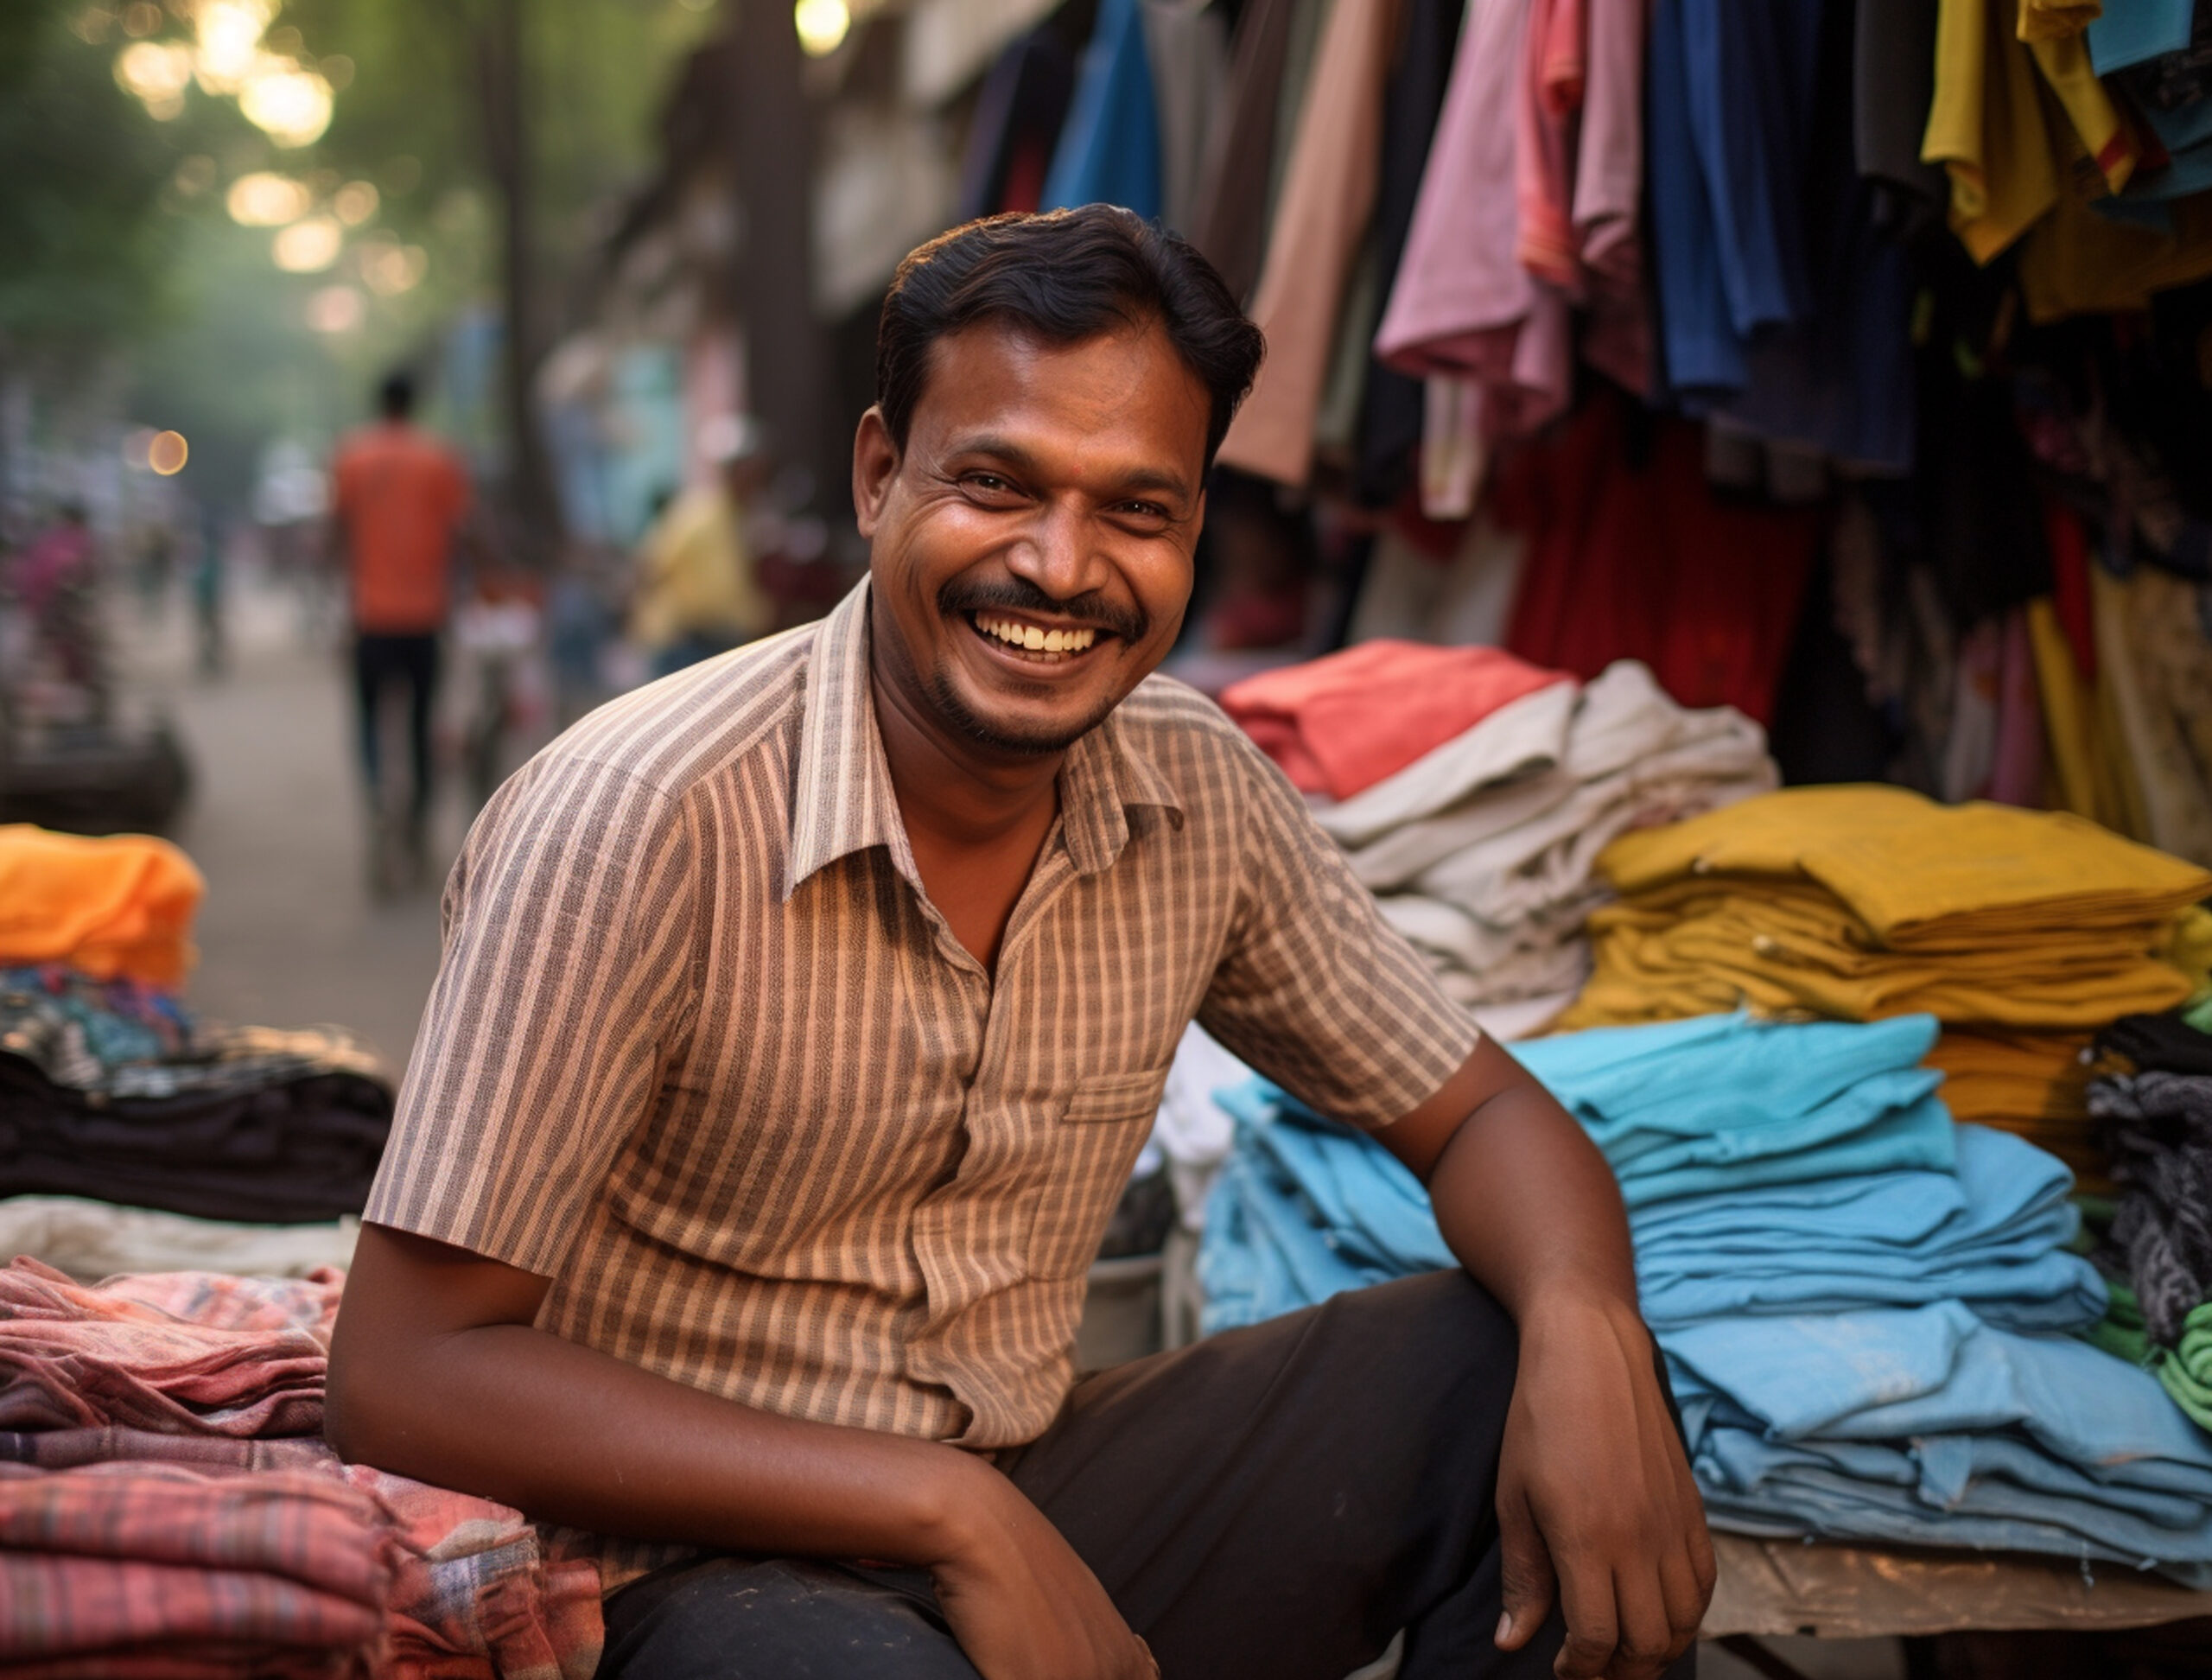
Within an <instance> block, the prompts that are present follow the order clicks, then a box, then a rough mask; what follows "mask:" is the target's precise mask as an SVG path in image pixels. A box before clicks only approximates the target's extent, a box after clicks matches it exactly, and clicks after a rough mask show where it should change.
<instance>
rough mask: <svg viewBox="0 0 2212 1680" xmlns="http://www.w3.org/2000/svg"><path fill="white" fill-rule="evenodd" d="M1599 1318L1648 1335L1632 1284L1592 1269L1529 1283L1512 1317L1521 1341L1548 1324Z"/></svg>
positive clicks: (1589, 1320) (1580, 1322)
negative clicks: (1518, 1329) (1597, 1272)
mask: <svg viewBox="0 0 2212 1680" xmlns="http://www.w3.org/2000/svg"><path fill="white" fill-rule="evenodd" d="M1600 1317H1601V1318H1603V1319H1605V1320H1607V1321H1608V1322H1610V1323H1611V1324H1613V1325H1614V1326H1616V1327H1624V1326H1625V1327H1633V1328H1634V1329H1635V1330H1636V1332H1637V1333H1638V1334H1639V1335H1640V1336H1642V1337H1644V1338H1646V1339H1648V1338H1649V1334H1650V1333H1649V1331H1648V1330H1647V1329H1645V1327H1644V1324H1643V1313H1642V1311H1641V1309H1640V1308H1639V1307H1638V1305H1637V1296H1636V1287H1635V1285H1634V1283H1633V1282H1630V1283H1626V1284H1624V1283H1622V1282H1620V1281H1618V1280H1617V1279H1614V1278H1611V1277H1607V1276H1602V1275H1600V1274H1596V1273H1592V1272H1588V1271H1580V1272H1573V1273H1567V1274H1563V1275H1561V1276H1557V1277H1551V1278H1546V1279H1543V1280H1541V1282H1535V1283H1532V1284H1531V1285H1529V1288H1527V1289H1523V1290H1522V1291H1521V1293H1520V1296H1519V1299H1518V1300H1517V1301H1516V1302H1515V1304H1514V1319H1515V1321H1516V1323H1518V1324H1519V1326H1520V1327H1521V1333H1522V1339H1523V1340H1527V1339H1528V1338H1529V1336H1530V1334H1531V1333H1535V1332H1537V1331H1539V1330H1541V1328H1542V1327H1546V1326H1548V1325H1551V1324H1554V1323H1558V1324H1582V1325H1586V1324H1588V1323H1589V1322H1591V1321H1592V1319H1593V1318H1600Z"/></svg>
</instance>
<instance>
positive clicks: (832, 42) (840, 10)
mask: <svg viewBox="0 0 2212 1680" xmlns="http://www.w3.org/2000/svg"><path fill="white" fill-rule="evenodd" d="M791 22H792V23H793V24H795V25H796V26H797V27H798V44H799V45H800V46H801V47H804V48H805V49H806V50H807V52H808V53H809V54H812V55H813V56H814V57H816V58H822V57H823V56H825V55H826V54H830V53H834V52H836V50H837V48H838V46H839V45H840V44H841V43H842V41H844V39H845V32H846V31H847V30H849V29H851V28H852V27H853V14H852V11H851V9H850V8H849V6H848V5H847V4H846V3H845V0H798V5H797V6H795V7H793V8H792V10H791Z"/></svg>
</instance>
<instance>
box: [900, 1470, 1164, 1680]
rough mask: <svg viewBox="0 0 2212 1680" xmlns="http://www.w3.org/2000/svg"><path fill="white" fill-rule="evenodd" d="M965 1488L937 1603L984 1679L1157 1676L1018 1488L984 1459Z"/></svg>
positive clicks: (937, 1568) (1136, 1679)
mask: <svg viewBox="0 0 2212 1680" xmlns="http://www.w3.org/2000/svg"><path fill="white" fill-rule="evenodd" d="M975 1463H976V1471H977V1474H976V1476H975V1477H974V1478H973V1479H972V1480H971V1483H970V1486H969V1487H967V1488H963V1490H962V1492H963V1498H962V1499H961V1500H960V1507H961V1516H960V1517H959V1518H957V1519H956V1520H955V1522H954V1523H953V1524H952V1530H953V1534H954V1540H953V1543H952V1546H951V1549H950V1551H949V1552H948V1554H947V1556H945V1557H944V1558H943V1559H941V1560H938V1561H936V1562H932V1563H931V1575H933V1576H934V1577H935V1578H936V1581H937V1595H938V1603H940V1604H942V1605H943V1606H944V1613H945V1619H946V1620H948V1621H950V1623H951V1624H952V1632H953V1635H954V1637H955V1638H957V1639H958V1640H959V1641H960V1648H961V1649H962V1650H963V1651H966V1652H967V1653H968V1660H969V1662H971V1663H973V1664H975V1665H976V1668H977V1669H979V1670H982V1674H983V1677H984V1680H1160V1665H1159V1664H1157V1663H1155V1662H1154V1661H1153V1659H1152V1653H1151V1651H1147V1649H1146V1648H1145V1643H1144V1641H1143V1640H1142V1639H1139V1638H1137V1636H1136V1635H1135V1634H1134V1633H1132V1632H1130V1631H1129V1627H1128V1623H1126V1622H1124V1621H1123V1620H1122V1617H1121V1613H1120V1612H1119V1611H1117V1610H1116V1609H1115V1608H1114V1601H1113V1600H1111V1599H1109V1598H1108V1597H1107V1596H1106V1589H1105V1588H1103V1587H1101V1586H1100V1585H1099V1584H1098V1579H1097V1577H1096V1576H1095V1575H1092V1574H1091V1573H1090V1569H1089V1568H1088V1567H1087V1566H1086V1565H1085V1564H1084V1561H1083V1560H1082V1559H1081V1558H1080V1557H1077V1556H1076V1555H1075V1551H1074V1550H1073V1548H1071V1546H1070V1545H1069V1544H1068V1543H1067V1542H1066V1541H1065V1540H1064V1539H1063V1538H1061V1537H1060V1532H1059V1530H1058V1529H1056V1528H1054V1527H1053V1526H1052V1524H1051V1523H1050V1522H1048V1521H1046V1518H1045V1516H1044V1513H1043V1512H1041V1511H1039V1510H1038V1509H1037V1507H1036V1506H1035V1505H1032V1504H1030V1503H1029V1501H1028V1500H1027V1499H1026V1498H1024V1497H1023V1495H1022V1493H1021V1492H1020V1489H1018V1488H1016V1487H1015V1486H1014V1484H1013V1483H1012V1482H1010V1481H1008V1480H1007V1479H1006V1478H1005V1477H1003V1476H1001V1474H999V1473H998V1472H997V1471H995V1470H994V1469H991V1468H990V1467H988V1465H985V1464H983V1463H982V1461H981V1460H975Z"/></svg>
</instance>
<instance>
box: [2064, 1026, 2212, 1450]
mask: <svg viewBox="0 0 2212 1680" xmlns="http://www.w3.org/2000/svg"><path fill="white" fill-rule="evenodd" d="M2096 1047H2097V1050H2098V1052H2099V1053H2100V1054H2101V1056H2102V1057H2104V1058H2105V1059H2106V1060H2105V1061H2104V1063H2103V1064H2102V1066H2104V1067H2105V1068H2106V1069H2107V1071H2105V1072H2101V1073H2100V1074H2099V1076H2098V1077H2097V1079H2094V1081H2093V1082H2092V1083H2091V1085H2090V1086H2089V1108H2090V1111H2091V1112H2092V1113H2094V1115H2095V1116H2096V1117H2097V1126H2098V1130H2099V1132H2100V1134H2101V1136H2102V1137H2103V1139H2104V1142H2105V1148H2106V1149H2107V1152H2108V1153H2109V1155H2111V1158H2112V1163H2113V1178H2114V1179H2116V1180H2118V1181H2119V1186H2120V1194H2119V1205H2118V1206H2117V1208H2116V1209H2115V1211H2114V1213H2113V1222H2112V1231H2111V1234H2110V1239H2109V1240H2110V1244H2111V1248H2112V1250H2114V1253H2113V1259H2114V1261H2115V1263H2116V1266H2117V1268H2118V1269H2119V1270H2123V1271H2124V1272H2125V1274H2126V1278H2127V1281H2128V1285H2129V1288H2128V1290H2127V1294H2126V1299H2125V1301H2121V1302H2120V1303H2119V1304H2118V1306H2117V1308H2116V1310H2117V1312H2118V1313H2119V1314H2120V1315H2121V1320H2120V1325H2119V1326H2117V1327H2115V1329H2116V1331H2117V1334H2118V1336H2119V1338H2120V1341H2119V1342H2118V1344H2117V1345H2118V1346H2120V1348H2121V1349H2122V1350H2123V1351H2126V1352H2129V1353H2130V1354H2132V1355H2133V1357H2135V1358H2137V1359H2139V1361H2140V1362H2141V1363H2142V1364H2144V1365H2145V1366H2146V1367H2148V1368H2149V1369H2150V1370H2152V1371H2154V1372H2155V1373H2156V1374H2157V1376H2158V1380H2159V1381H2160V1382H2161V1383H2163V1384H2165V1386H2166V1390H2167V1391H2168V1392H2169V1393H2171V1395H2172V1396H2173V1397H2174V1399H2175V1400H2176V1401H2177V1403H2179V1404H2180V1405H2181V1407H2182V1409H2183V1410H2185V1411H2187V1412H2188V1413H2189V1414H2190V1416H2192V1417H2194V1418H2196V1421H2197V1422H2199V1423H2202V1425H2203V1426H2204V1427H2205V1428H2206V1429H2212V1033H2206V1032H2203V1031H2201V1030H2199V1029H2198V1028H2196V1026H2194V1025H2192V1024H2191V1023H2190V1021H2189V1020H2188V1019H2185V1018H2184V1017H2183V1016H2182V1015H2133V1016H2128V1017H2126V1018H2125V1019H2123V1020H2120V1021H2115V1022H2114V1023H2113V1026H2112V1027H2111V1028H2109V1029H2108V1030H2107V1031H2106V1032H2104V1033H2102V1034H2099V1035H2098V1038H2097V1045H2096ZM2118 1293H2119V1292H2118V1291H2117V1290H2115V1294H2116V1295H2117V1294H2118ZM2131 1317H2132V1320H2133V1321H2132V1322H2130V1321H2129V1320H2130V1318H2131ZM2107 1345H2113V1344H2107Z"/></svg>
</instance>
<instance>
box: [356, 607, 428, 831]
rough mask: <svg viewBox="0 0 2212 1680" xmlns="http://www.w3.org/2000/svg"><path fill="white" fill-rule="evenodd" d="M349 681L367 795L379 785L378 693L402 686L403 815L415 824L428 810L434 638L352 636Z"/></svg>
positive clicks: (381, 770) (381, 753)
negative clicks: (409, 771)
mask: <svg viewBox="0 0 2212 1680" xmlns="http://www.w3.org/2000/svg"><path fill="white" fill-rule="evenodd" d="M353 682H354V685H355V687H356V689H357V690H358V692H359V700H360V711H361V773H363V774H364V775H365V776H366V777H367V778H368V783H369V792H370V794H371V797H372V799H373V798H374V797H375V796H376V794H377V792H378V790H380V789H381V788H382V786H384V780H383V774H384V751H383V741H382V735H383V729H382V726H381V724H380V722H379V721H378V709H379V707H380V705H381V703H382V701H383V698H384V691H385V689H386V688H387V687H389V686H390V685H391V684H394V683H397V684H402V685H403V686H404V687H405V689H406V690H407V745H408V752H409V756H410V758H411V759H412V760H413V765H414V771H415V785H414V786H413V787H412V788H411V789H410V791H409V793H408V799H407V819H408V822H409V824H410V825H412V826H414V827H417V828H419V827H420V826H421V825H422V823H423V818H424V816H425V815H426V813H428V811H429V808H430V706H431V703H432V702H433V701H434V700H435V698H436V697H437V689H438V639H437V636H436V634H435V633H423V634H421V635H385V634H372V633H369V632H366V631H364V632H362V633H360V634H359V635H357V636H355V637H354V639H353Z"/></svg>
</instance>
